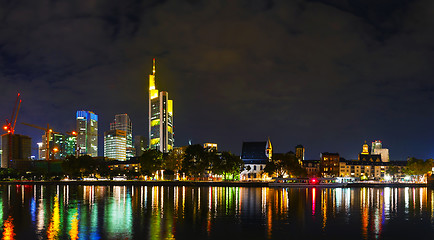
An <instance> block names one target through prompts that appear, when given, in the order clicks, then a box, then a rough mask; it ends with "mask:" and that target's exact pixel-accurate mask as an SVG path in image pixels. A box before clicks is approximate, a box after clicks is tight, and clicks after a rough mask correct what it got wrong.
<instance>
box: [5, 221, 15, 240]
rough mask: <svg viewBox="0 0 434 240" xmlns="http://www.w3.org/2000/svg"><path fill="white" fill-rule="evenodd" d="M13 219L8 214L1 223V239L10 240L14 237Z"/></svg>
mask: <svg viewBox="0 0 434 240" xmlns="http://www.w3.org/2000/svg"><path fill="white" fill-rule="evenodd" d="M13 220H14V219H13V218H12V217H11V216H9V217H8V219H6V221H5V222H4V223H3V238H2V239H3V240H12V239H15V235H16V234H15V233H14V224H13V222H12V221H13Z"/></svg>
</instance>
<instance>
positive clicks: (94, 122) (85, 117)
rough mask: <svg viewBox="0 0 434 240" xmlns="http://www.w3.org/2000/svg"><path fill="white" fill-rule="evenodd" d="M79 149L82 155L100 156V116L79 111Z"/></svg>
mask: <svg viewBox="0 0 434 240" xmlns="http://www.w3.org/2000/svg"><path fill="white" fill-rule="evenodd" d="M77 132H78V135H77V148H78V150H79V153H80V155H90V156H91V157H97V156H98V115H96V114H95V113H93V112H91V111H77Z"/></svg>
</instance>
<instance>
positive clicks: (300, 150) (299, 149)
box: [295, 145, 304, 164]
mask: <svg viewBox="0 0 434 240" xmlns="http://www.w3.org/2000/svg"><path fill="white" fill-rule="evenodd" d="M295 157H296V158H297V159H298V161H299V163H300V164H301V161H304V147H303V145H297V146H296V147H295Z"/></svg>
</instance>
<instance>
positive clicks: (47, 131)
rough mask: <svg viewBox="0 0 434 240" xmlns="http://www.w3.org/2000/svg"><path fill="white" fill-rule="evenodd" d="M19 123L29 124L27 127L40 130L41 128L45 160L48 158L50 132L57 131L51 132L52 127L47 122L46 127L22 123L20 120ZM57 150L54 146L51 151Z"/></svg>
mask: <svg viewBox="0 0 434 240" xmlns="http://www.w3.org/2000/svg"><path fill="white" fill-rule="evenodd" d="M21 124H24V125H26V126H29V127H33V128H37V129H40V130H42V131H44V132H45V160H50V140H51V134H54V133H58V132H53V129H51V128H50V125H49V124H47V127H46V128H44V127H40V126H36V125H34V124H30V123H23V122H22V123H21ZM57 151H58V148H56V147H54V148H53V152H57Z"/></svg>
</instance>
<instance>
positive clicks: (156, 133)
mask: <svg viewBox="0 0 434 240" xmlns="http://www.w3.org/2000/svg"><path fill="white" fill-rule="evenodd" d="M148 139H149V148H150V149H158V150H160V151H161V152H163V153H166V152H169V151H170V150H172V149H173V146H174V134H173V101H172V100H170V99H169V93H168V92H166V91H161V92H159V91H158V89H157V88H156V86H155V59H154V60H153V68H152V74H151V75H149V138H148Z"/></svg>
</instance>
